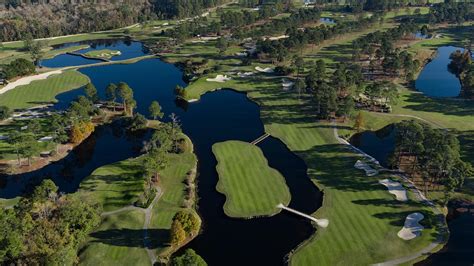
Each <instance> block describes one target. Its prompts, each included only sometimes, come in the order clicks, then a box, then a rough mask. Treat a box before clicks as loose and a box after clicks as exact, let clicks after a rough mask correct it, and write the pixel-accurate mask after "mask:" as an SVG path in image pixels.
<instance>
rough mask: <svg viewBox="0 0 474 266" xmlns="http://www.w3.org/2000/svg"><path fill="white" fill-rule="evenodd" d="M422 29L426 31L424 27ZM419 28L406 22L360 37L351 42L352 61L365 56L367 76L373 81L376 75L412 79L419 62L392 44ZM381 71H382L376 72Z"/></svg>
mask: <svg viewBox="0 0 474 266" xmlns="http://www.w3.org/2000/svg"><path fill="white" fill-rule="evenodd" d="M422 29H424V31H426V30H427V29H426V26H423V27H422ZM420 30H421V29H420V27H419V26H418V25H417V24H415V23H413V22H411V21H407V22H405V23H402V24H400V25H399V26H398V27H396V28H392V29H389V30H387V31H385V32H381V31H376V32H373V33H369V34H367V35H365V36H363V37H360V38H358V39H356V40H354V41H353V42H352V47H353V49H354V53H353V59H354V60H356V61H358V60H360V59H361V58H362V56H365V58H366V60H368V61H369V64H368V67H367V74H368V75H369V76H370V77H371V79H373V78H374V77H375V75H376V74H378V75H379V76H381V77H383V76H386V75H388V76H389V77H396V76H399V75H403V77H404V78H405V79H406V80H407V81H412V80H413V79H414V76H415V73H416V72H417V71H418V69H419V68H420V67H421V62H420V61H419V60H417V59H415V58H414V57H413V55H412V54H410V53H409V52H407V51H406V50H403V51H400V50H399V49H397V48H395V46H394V43H395V42H396V41H398V40H400V39H402V38H404V37H406V36H409V35H414V34H415V33H416V32H418V31H420ZM378 69H381V70H382V71H377V70H378Z"/></svg>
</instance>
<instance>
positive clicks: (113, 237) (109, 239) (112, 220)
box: [79, 210, 151, 266]
mask: <svg viewBox="0 0 474 266" xmlns="http://www.w3.org/2000/svg"><path fill="white" fill-rule="evenodd" d="M144 220H145V215H144V213H143V212H141V211H138V210H132V211H125V212H121V213H118V214H114V215H109V216H106V217H105V218H104V219H103V221H102V224H101V225H100V227H99V228H98V229H97V230H96V231H95V232H94V233H92V234H91V235H90V237H89V241H88V242H87V243H86V245H85V246H84V248H83V249H82V252H81V253H80V254H79V264H80V265H91V266H92V265H94V266H95V265H110V266H114V265H150V264H151V263H150V259H149V258H148V255H147V253H146V250H145V249H144V248H143V247H144V242H143V235H144V231H143V229H142V228H143V223H144Z"/></svg>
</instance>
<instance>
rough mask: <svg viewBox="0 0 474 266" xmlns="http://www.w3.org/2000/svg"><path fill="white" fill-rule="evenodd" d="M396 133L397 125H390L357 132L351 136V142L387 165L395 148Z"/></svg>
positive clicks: (383, 164)
mask: <svg viewBox="0 0 474 266" xmlns="http://www.w3.org/2000/svg"><path fill="white" fill-rule="evenodd" d="M395 135H396V131H395V126H394V125H389V126H387V127H384V128H382V129H380V130H377V131H364V132H361V133H357V134H355V135H354V136H352V137H351V139H350V143H351V144H352V145H354V146H356V147H357V148H359V149H361V150H362V151H364V152H365V153H367V154H369V155H370V156H372V157H374V158H375V159H377V161H379V162H380V164H381V165H382V166H385V167H387V166H388V164H389V157H390V156H391V155H392V153H393V151H394V149H395Z"/></svg>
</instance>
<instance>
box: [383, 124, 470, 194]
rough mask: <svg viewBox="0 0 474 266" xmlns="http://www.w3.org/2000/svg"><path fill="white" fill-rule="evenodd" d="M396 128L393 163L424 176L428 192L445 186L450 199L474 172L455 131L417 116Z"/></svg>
mask: <svg viewBox="0 0 474 266" xmlns="http://www.w3.org/2000/svg"><path fill="white" fill-rule="evenodd" d="M395 128H396V136H395V151H394V153H393V156H392V165H393V166H394V167H398V168H400V169H403V170H405V171H406V172H407V173H408V174H409V175H410V176H411V177H412V178H416V177H419V178H421V179H422V181H423V184H424V192H425V194H426V193H427V192H428V190H429V188H431V189H435V188H439V187H442V188H443V190H444V193H445V199H446V202H447V200H449V197H450V196H451V195H452V193H453V192H454V191H455V190H458V189H460V188H461V187H462V186H463V183H464V179H465V178H466V177H469V176H471V175H472V174H474V172H473V168H472V166H471V165H470V164H469V163H467V162H464V161H463V160H462V159H461V155H460V144H459V141H458V139H457V138H456V136H455V135H454V134H453V133H451V132H449V131H447V130H444V129H435V128H432V127H431V126H429V125H427V124H424V123H420V122H417V121H413V120H410V121H402V122H400V123H398V124H396V126H395Z"/></svg>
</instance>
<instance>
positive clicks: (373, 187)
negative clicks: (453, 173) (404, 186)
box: [291, 144, 436, 265]
mask: <svg viewBox="0 0 474 266" xmlns="http://www.w3.org/2000/svg"><path fill="white" fill-rule="evenodd" d="M298 154H300V155H301V156H302V157H303V158H304V159H305V161H306V162H308V163H309V169H310V173H311V176H312V180H313V182H315V183H316V184H317V185H318V187H319V188H320V189H322V190H323V191H324V202H323V207H321V208H320V209H319V210H318V211H317V214H316V216H317V217H322V218H327V219H329V226H328V227H327V228H323V229H318V231H317V232H316V235H315V236H314V237H313V238H311V239H310V240H309V241H308V242H306V243H305V244H304V245H303V246H301V247H300V248H299V249H297V250H296V252H295V254H294V255H293V256H292V257H291V264H292V265H369V264H373V263H378V262H383V261H386V260H389V259H396V258H399V257H402V256H404V255H408V254H412V253H414V252H416V251H417V250H420V249H421V248H423V247H426V246H428V244H429V243H430V242H431V241H434V240H435V239H436V230H435V227H433V226H432V225H431V224H432V223H434V221H436V219H435V218H434V216H433V213H432V211H431V210H430V209H428V208H427V207H425V206H422V205H419V204H418V203H416V202H408V203H399V202H397V201H396V200H395V199H394V197H393V195H391V194H389V193H388V191H387V189H386V188H385V187H383V186H382V185H380V184H378V180H379V179H384V178H387V176H383V175H381V176H376V177H367V176H365V174H364V173H363V172H362V171H360V170H357V169H355V168H354V163H355V162H356V161H357V160H358V159H360V158H359V157H358V156H357V155H355V154H354V153H353V152H351V151H350V150H349V149H347V148H346V147H344V146H343V145H340V144H321V145H317V146H315V147H314V148H312V149H310V150H306V151H301V152H298ZM413 212H422V213H423V214H424V215H425V220H424V221H422V222H421V223H422V224H423V225H424V226H425V229H424V230H423V232H422V236H421V237H419V238H416V239H414V240H410V241H404V240H402V239H400V238H399V237H398V236H397V232H398V231H399V230H400V229H401V228H402V227H403V223H404V221H405V217H406V216H407V215H408V214H410V213H413Z"/></svg>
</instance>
